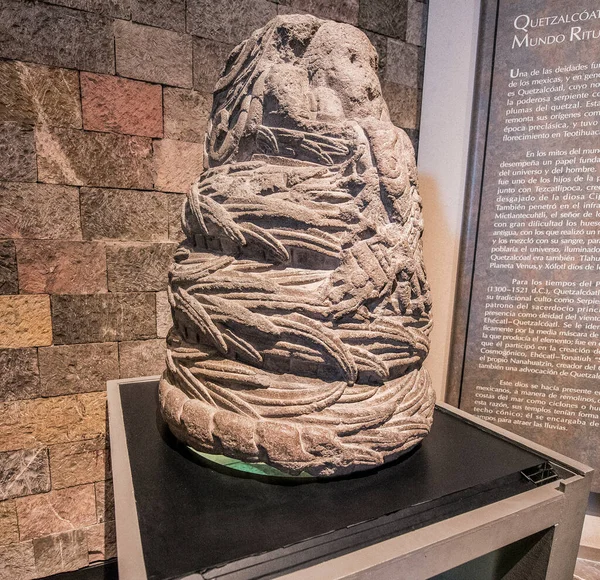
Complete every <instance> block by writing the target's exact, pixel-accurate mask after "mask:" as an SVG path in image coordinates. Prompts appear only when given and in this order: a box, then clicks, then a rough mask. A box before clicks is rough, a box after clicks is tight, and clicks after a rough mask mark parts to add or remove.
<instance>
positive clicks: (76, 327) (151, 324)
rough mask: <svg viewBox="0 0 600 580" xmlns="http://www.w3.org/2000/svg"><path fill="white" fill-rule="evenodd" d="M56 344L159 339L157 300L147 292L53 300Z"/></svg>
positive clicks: (53, 327)
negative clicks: (157, 336)
mask: <svg viewBox="0 0 600 580" xmlns="http://www.w3.org/2000/svg"><path fill="white" fill-rule="evenodd" d="M52 332H53V336H54V344H78V343H85V342H114V341H119V340H138V339H143V338H155V337H156V300H155V297H154V294H151V293H148V292H135V293H109V294H88V295H81V296H67V295H62V296H52Z"/></svg>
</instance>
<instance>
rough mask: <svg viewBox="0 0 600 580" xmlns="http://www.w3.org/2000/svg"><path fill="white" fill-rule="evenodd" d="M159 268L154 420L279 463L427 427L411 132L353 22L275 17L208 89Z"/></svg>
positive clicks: (318, 459) (370, 450) (194, 441)
mask: <svg viewBox="0 0 600 580" xmlns="http://www.w3.org/2000/svg"><path fill="white" fill-rule="evenodd" d="M204 166H205V170H204V172H203V173H202V175H201V176H200V178H199V179H198V181H197V182H195V183H194V184H193V186H192V188H191V192H190V193H189V195H188V199H187V202H186V203H185V206H184V209H183V213H182V224H183V231H184V233H185V236H186V239H185V241H184V242H182V244H181V245H180V247H179V249H178V251H177V253H176V255H175V259H174V264H173V266H172V268H171V272H170V275H169V292H168V294H169V301H170V304H171V308H172V313H173V321H174V326H173V328H172V329H171V331H170V333H169V335H168V337H167V343H168V344H167V346H168V350H167V368H166V370H165V372H164V374H163V377H162V379H161V382H160V388H159V395H160V405H161V410H162V414H163V417H164V419H165V420H166V422H167V423H168V425H169V427H170V429H171V430H172V431H173V433H174V434H175V435H176V436H177V437H178V438H179V439H181V440H182V441H184V442H185V443H187V444H189V445H190V446H192V447H194V448H195V449H198V450H200V451H204V452H208V453H214V454H223V455H227V456H230V457H235V458H239V459H242V460H244V461H248V462H265V463H267V464H270V465H273V466H275V467H277V468H279V469H281V470H283V471H285V472H288V473H292V474H294V473H299V472H301V471H304V472H307V473H309V474H312V475H321V476H322V475H340V474H346V473H350V472H352V471H355V470H362V469H368V468H371V467H375V466H377V465H380V464H382V463H384V462H386V461H390V460H392V459H394V458H395V457H397V456H399V455H400V454H401V453H403V452H404V451H406V450H408V449H409V448H411V447H413V446H414V445H416V444H417V443H418V442H419V441H421V439H422V438H423V437H425V435H426V434H427V433H428V432H429V429H430V426H431V422H432V414H433V407H434V394H433V390H432V388H431V384H430V379H429V376H428V374H427V372H426V371H425V370H424V369H423V368H422V366H421V365H422V363H423V360H424V359H425V357H426V355H427V352H428V349H429V338H428V336H429V332H430V329H431V300H430V292H429V287H428V284H427V280H426V276H425V272H424V268H423V257H422V244H421V235H422V231H423V222H422V217H421V199H420V197H419V193H418V188H417V174H416V167H415V160H414V152H413V148H412V145H411V142H410V140H409V138H408V137H407V135H406V133H405V132H404V131H402V130H401V129H399V128H397V127H395V126H394V125H393V124H392V123H391V121H390V117H389V113H388V109H387V106H386V104H385V101H384V99H383V97H382V93H381V87H380V84H379V80H378V77H377V54H376V52H375V50H374V48H373V47H372V45H371V44H370V42H369V40H368V39H367V37H366V36H365V35H364V34H363V33H362V32H360V31H359V30H358V29H356V28H354V27H352V26H350V25H346V24H339V23H334V22H330V21H324V20H320V19H317V18H315V17H312V16H303V15H302V16H298V15H297V16H285V17H282V16H280V17H277V18H275V19H274V20H272V21H271V22H270V23H268V24H267V25H266V26H265V27H264V28H262V29H260V30H257V31H256V32H255V33H254V34H253V35H252V36H251V37H250V38H249V39H248V40H246V41H245V42H243V43H242V44H240V45H239V46H237V47H236V48H235V49H234V51H233V52H232V54H231V55H230V57H229V60H228V62H227V64H226V66H225V69H224V71H223V73H222V75H221V77H220V80H219V81H218V83H217V85H216V89H215V93H214V101H213V109H212V115H211V120H210V123H209V127H208V131H207V137H206V144H205V159H204Z"/></svg>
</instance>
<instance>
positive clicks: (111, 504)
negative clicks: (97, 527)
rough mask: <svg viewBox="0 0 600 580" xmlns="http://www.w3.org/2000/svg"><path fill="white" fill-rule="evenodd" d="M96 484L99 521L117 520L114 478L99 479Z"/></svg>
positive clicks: (97, 517)
mask: <svg viewBox="0 0 600 580" xmlns="http://www.w3.org/2000/svg"><path fill="white" fill-rule="evenodd" d="M95 486H96V519H97V520H98V521H99V522H113V521H114V520H115V496H114V492H113V483H112V480H110V479H109V480H107V481H99V482H97V483H96V484H95Z"/></svg>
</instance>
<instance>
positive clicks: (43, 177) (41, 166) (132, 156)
mask: <svg viewBox="0 0 600 580" xmlns="http://www.w3.org/2000/svg"><path fill="white" fill-rule="evenodd" d="M36 144H37V153H38V156H37V159H38V170H39V180H40V181H45V182H47V183H66V184H70V185H99V186H104V187H122V188H137V189H148V188H152V172H151V169H150V168H151V157H152V149H151V146H150V144H151V140H150V139H148V138H146V137H131V136H129V135H115V134H113V133H91V132H89V133H88V132H87V131H77V130H75V129H59V128H54V129H51V128H46V127H42V128H40V129H39V130H37V131H36ZM92 160H93V161H92Z"/></svg>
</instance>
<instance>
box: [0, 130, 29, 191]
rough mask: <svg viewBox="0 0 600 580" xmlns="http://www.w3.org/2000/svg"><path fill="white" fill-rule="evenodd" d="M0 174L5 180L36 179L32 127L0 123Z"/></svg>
mask: <svg viewBox="0 0 600 580" xmlns="http://www.w3.org/2000/svg"><path fill="white" fill-rule="evenodd" d="M0 176H2V179H4V180H5V181H35V180H36V179H37V169H36V161H35V139H34V135H33V127H30V126H28V125H21V124H18V123H0Z"/></svg>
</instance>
